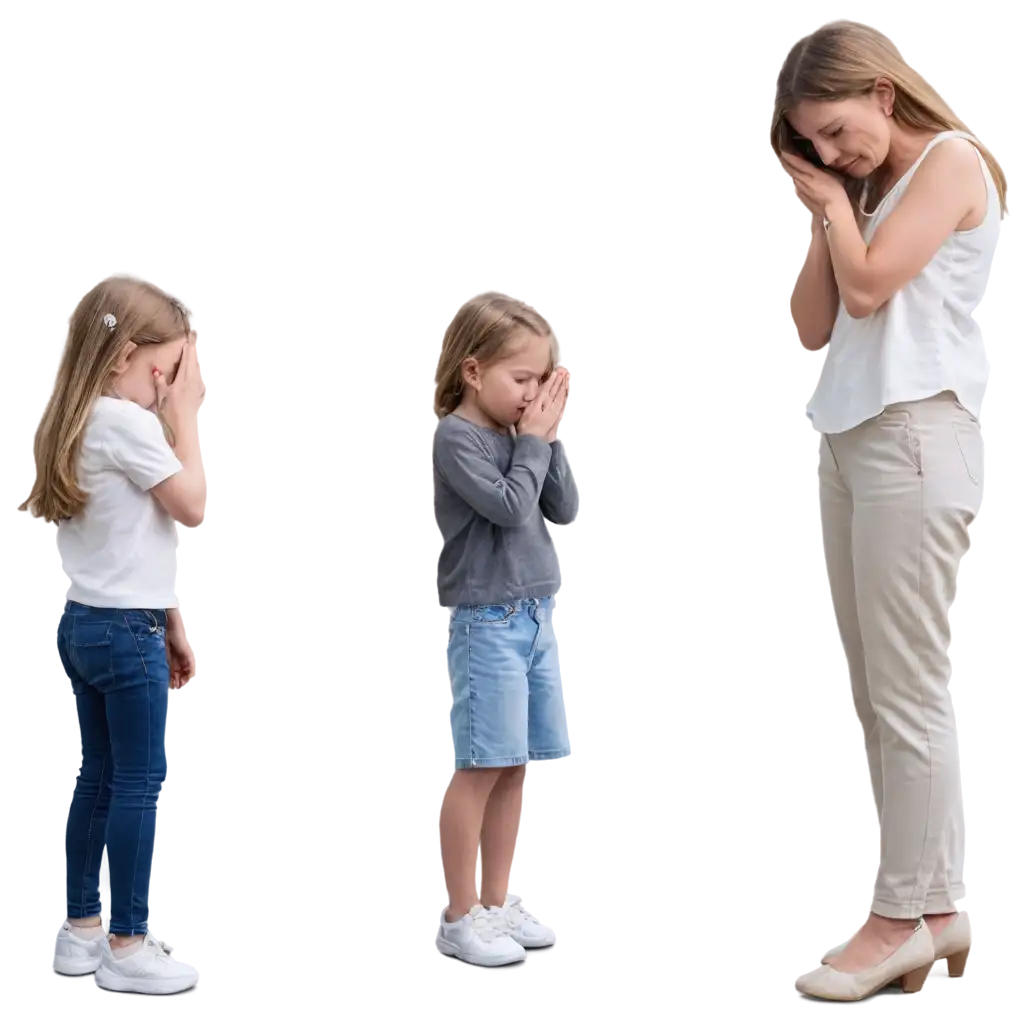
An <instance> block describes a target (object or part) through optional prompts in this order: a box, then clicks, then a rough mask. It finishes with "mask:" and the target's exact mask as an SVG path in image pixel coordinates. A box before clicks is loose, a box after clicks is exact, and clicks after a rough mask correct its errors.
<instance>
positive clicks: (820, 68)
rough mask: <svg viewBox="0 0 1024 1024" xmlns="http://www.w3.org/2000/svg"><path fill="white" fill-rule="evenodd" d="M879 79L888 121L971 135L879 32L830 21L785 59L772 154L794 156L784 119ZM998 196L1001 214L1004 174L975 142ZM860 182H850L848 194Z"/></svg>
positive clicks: (865, 89) (859, 91)
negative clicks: (889, 101)
mask: <svg viewBox="0 0 1024 1024" xmlns="http://www.w3.org/2000/svg"><path fill="white" fill-rule="evenodd" d="M879 78H885V79H887V80H888V81H890V82H892V84H893V87H894V89H895V92H896V99H895V103H894V105H893V110H892V116H893V118H894V119H895V120H896V121H897V122H898V123H899V124H901V125H903V126H904V127H905V128H908V129H910V130H912V131H939V132H942V131H961V132H967V134H968V135H972V134H973V133H972V132H971V131H970V129H968V127H967V125H965V124H964V123H963V121H961V120H960V118H958V117H957V116H956V114H954V113H953V111H952V110H951V109H950V107H949V105H948V104H947V103H946V102H945V100H943V98H942V97H941V96H940V95H939V94H938V93H937V92H936V91H935V90H934V89H933V88H932V87H931V86H930V85H929V84H928V83H927V82H926V81H925V80H924V78H922V77H921V75H919V74H918V73H917V72H916V71H915V70H914V69H913V68H911V67H910V65H908V64H907V62H906V61H905V60H904V59H903V57H902V55H901V54H900V52H899V50H897V49H896V47H895V46H894V45H893V43H892V42H891V41H890V40H889V39H888V38H887V37H886V36H884V35H882V33H881V32H879V31H877V30H876V29H873V28H869V27H868V26H867V25H862V24H860V23H859V22H855V21H833V22H830V23H829V24H827V25H824V26H822V27H821V28H819V29H818V30H817V32H813V33H812V34H811V35H809V36H805V37H804V38H803V39H801V40H800V42H798V43H797V44H796V45H795V46H794V47H793V49H792V50H790V51H789V56H788V57H786V61H785V63H784V64H783V65H782V70H781V71H780V72H779V80H778V84H777V87H776V91H775V112H774V113H773V114H772V149H774V150H775V154H776V156H781V154H782V153H783V152H790V153H791V152H794V151H798V150H797V147H796V146H795V145H794V140H795V138H796V136H795V133H794V132H793V129H792V128H791V127H790V124H789V121H788V120H787V118H786V114H787V112H789V111H791V110H793V109H794V108H795V107H796V106H797V104H799V103H801V102H803V101H804V100H810V101H819V102H820V101H830V102H833V101H836V100H844V99H849V98H851V97H853V96H864V95H867V94H868V93H870V92H871V91H872V90H873V89H874V88H875V86H876V85H877V83H878V80H879ZM978 149H979V150H980V152H981V155H982V156H983V157H984V159H985V163H986V164H988V168H989V170H990V171H991V172H992V178H993V180H994V181H995V185H996V190H997V191H998V193H999V206H1000V209H1001V211H1002V213H1003V214H1004V215H1005V214H1006V212H1007V206H1006V175H1005V174H1004V173H1003V169H1002V168H1001V167H1000V166H999V164H998V162H997V161H996V159H995V157H994V156H993V155H992V154H991V153H990V152H989V151H988V150H987V149H986V148H985V147H984V146H983V145H981V144H980V143H978ZM860 187H861V182H859V181H856V180H854V179H850V180H849V181H848V182H847V190H848V191H850V192H851V194H853V193H854V192H856V191H858V190H859V189H860Z"/></svg>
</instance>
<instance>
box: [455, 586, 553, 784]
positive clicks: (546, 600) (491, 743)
mask: <svg viewBox="0 0 1024 1024" xmlns="http://www.w3.org/2000/svg"><path fill="white" fill-rule="evenodd" d="M554 607H555V599H554V598H553V597H541V598H522V599H519V600H514V601H509V602H508V603H507V604H490V605H460V606H459V607H458V608H456V609H454V611H453V612H452V617H451V627H450V629H449V636H448V674H449V677H450V679H451V684H452V712H451V722H452V739H453V741H454V743H455V767H456V768H457V769H459V768H504V767H508V766H511V765H519V764H525V763H526V762H527V761H540V760H551V759H553V758H558V757H566V756H567V755H568V754H569V732H568V729H567V726H566V721H565V705H564V702H563V699H562V678H561V674H560V672H559V668H558V644H557V642H556V640H555V632H554V630H553V628H552V626H551V613H552V611H553V610H554Z"/></svg>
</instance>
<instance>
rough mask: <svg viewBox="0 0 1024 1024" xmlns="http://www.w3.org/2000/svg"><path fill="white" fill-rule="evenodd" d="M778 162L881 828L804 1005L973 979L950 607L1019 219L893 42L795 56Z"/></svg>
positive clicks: (838, 580) (977, 496)
mask: <svg viewBox="0 0 1024 1024" xmlns="http://www.w3.org/2000/svg"><path fill="white" fill-rule="evenodd" d="M772 146H773V148H774V149H775V152H776V153H777V154H778V156H779V157H780V159H781V160H782V163H783V166H784V168H785V169H786V171H787V172H788V173H789V174H790V176H791V177H792V180H793V182H794V185H795V187H796V192H797V195H798V197H799V198H800V200H801V202H802V203H803V204H804V206H805V207H806V208H807V209H808V210H809V211H810V213H811V244H810V249H809V251H808V254H807V259H806V262H805V264H804V267H803V270H802V271H801V273H800V276H799V279H798V281H797V284H796V288H795V289H794V292H793V298H792V303H791V308H792V314H793V319H794V321H795V323H796V327H797V331H798V333H799V336H800V340H801V342H802V343H803V345H804V346H805V347H806V348H808V349H811V350H816V349H821V348H824V347H825V346H826V345H827V346H828V352H827V355H826V359H825V364H824V367H823V369H822V374H821V380H820V382H819V384H818V387H817V389H816V391H815V393H814V395H813V397H812V398H811V401H810V404H809V406H808V409H807V414H808V416H809V418H810V420H811V423H812V424H813V426H814V427H815V429H817V430H818V431H819V432H820V433H821V450H820V466H819V479H820V495H821V516H822V529H823V537H824V543H825V556H826V564H827V568H828V577H829V584H830V587H831V592H832V600H833V605H834V607H835V613H836V620H837V623H838V626H839V632H840V636H841V639H842V643H843V647H844V649H845V651H846V657H847V661H848V662H849V668H850V679H851V683H852V686H853V698H854V705H855V708H856V710H857V714H858V716H859V718H860V721H861V724H862V725H863V728H864V736H865V745H866V748H867V755H868V764H869V768H870V773H871V781H872V786H873V789H874V797H875V804H876V807H877V809H878V816H879V823H880V828H881V858H880V860H881V863H880V865H879V869H878V874H877V877H876V881H875V887H874V899H873V901H872V904H871V912H870V915H869V917H868V920H867V922H866V923H865V924H864V925H863V926H862V927H861V929H860V930H859V931H858V932H857V933H856V934H855V935H854V937H853V938H852V939H851V940H850V941H849V942H848V943H846V944H845V945H844V946H841V947H838V948H837V949H834V950H831V951H830V952H829V953H827V954H826V955H825V957H823V959H822V966H820V967H818V968H817V969H816V970H814V971H812V972H811V973H810V974H807V975H804V976H803V977H801V978H800V979H799V980H798V981H797V988H798V989H799V990H800V991H802V992H805V993H807V994H809V995H814V996H818V997H820V998H825V999H842V1000H849V999H860V998H863V997H864V996H867V995H870V994H872V993H873V992H875V991H878V990H879V989H880V988H881V987H884V986H885V985H887V984H889V983H892V982H896V981H900V982H902V985H903V988H904V990H905V991H917V990H918V989H919V988H920V987H921V985H923V984H924V980H925V978H926V977H927V975H928V972H929V970H930V969H931V967H932V964H933V963H934V962H935V961H936V960H939V959H945V960H946V961H947V963H948V966H949V973H950V974H951V975H960V974H962V973H963V969H964V964H965V962H966V959H967V954H968V951H969V949H970V943H971V934H970V925H969V922H968V920H967V916H966V914H960V913H957V909H956V901H957V900H959V899H962V898H963V897H964V894H965V890H964V883H963V852H964V828H963V809H962V804H961V795H960V769H959V762H958V753H957V738H956V723H955V719H954V715H953V708H952V704H951V701H950V696H949V689H948V684H949V678H950V664H949V658H948V655H947V651H948V647H949V641H950V634H949V609H950V605H951V604H952V601H953V597H954V594H955V592H956V576H957V568H958V566H959V563H960V559H961V557H962V556H963V555H964V553H965V552H966V551H967V549H968V547H969V538H968V527H969V526H970V524H971V523H972V521H973V520H974V518H975V516H976V515H977V514H978V510H979V508H980V506H981V498H982V490H983V486H984V451H983V446H982V440H981V431H980V425H979V417H980V414H981V403H982V398H983V396H984V393H985V385H986V381H987V377H988V361H987V359H986V356H985V348H984V345H983V343H982V338H981V334H980V331H979V329H978V325H977V324H976V323H975V322H974V320H973V313H974V310H975V307H976V306H977V305H978V303H979V302H980V301H981V298H982V296H983V294H984V291H985V286H986V283H987V281H988V276H989V270H990V268H991V264H992V257H993V254H994V252H995V247H996V242H997V239H998V237H999V227H1000V221H1001V219H1002V216H1003V214H1004V213H1005V209H1006V179H1005V177H1004V176H1003V173H1002V171H1001V170H1000V168H999V165H998V164H997V163H996V161H995V159H994V158H993V157H992V155H991V154H990V153H989V152H988V151H987V150H986V149H985V148H984V147H983V146H982V145H981V144H980V143H979V142H978V141H977V140H976V139H974V138H973V136H971V135H970V133H969V132H968V131H967V129H966V127H965V126H964V124H963V123H962V122H961V121H960V120H959V119H958V118H957V117H956V116H955V115H954V114H953V112H952V110H950V108H949V107H948V106H947V105H946V104H945V103H944V102H943V100H942V99H941V98H940V97H939V96H938V95H937V94H936V92H935V90H934V89H932V88H931V87H930V86H929V85H928V84H927V83H926V82H925V81H924V80H923V79H922V78H921V76H920V75H918V74H917V73H916V72H915V71H913V70H912V69H911V68H909V67H908V66H907V64H906V63H905V61H904V60H903V58H902V57H901V56H900V54H899V52H898V51H897V50H896V48H895V47H894V46H893V45H892V43H891V42H890V41H889V40H888V39H886V38H885V37H884V36H882V35H881V34H880V33H878V32H876V31H874V30H873V29H870V28H867V27H866V26H864V25H859V24H855V23H852V22H836V23H833V24H830V25H826V26H825V27H824V28H822V29H820V30H819V31H817V32H815V33H814V34H813V35H811V36H808V37H807V38H806V39H803V40H801V41H800V42H799V43H797V45H796V46H794V47H793V49H792V51H791V52H790V54H789V56H788V57H787V59H786V62H785V64H784V66H783V68H782V71H781V73H780V75H779V80H778V91H777V95H776V104H775V117H774V122H773V125H772Z"/></svg>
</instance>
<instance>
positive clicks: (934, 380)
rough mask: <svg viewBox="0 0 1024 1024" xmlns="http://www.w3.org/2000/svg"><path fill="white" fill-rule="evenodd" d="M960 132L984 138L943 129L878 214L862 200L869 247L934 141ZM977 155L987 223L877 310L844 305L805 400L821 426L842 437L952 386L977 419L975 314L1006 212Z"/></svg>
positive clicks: (956, 238)
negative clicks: (856, 312) (857, 313)
mask: <svg viewBox="0 0 1024 1024" xmlns="http://www.w3.org/2000/svg"><path fill="white" fill-rule="evenodd" d="M954 138H964V139H969V140H970V141H971V142H976V141H977V140H976V139H974V138H972V137H971V136H970V135H968V134H967V133H966V132H959V131H948V132H940V133H939V134H938V135H936V136H935V138H934V139H932V140H931V141H930V142H929V143H928V145H927V146H926V147H925V150H924V152H923V153H922V154H921V156H920V157H918V159H917V160H916V161H915V163H914V165H913V166H912V167H911V168H910V170H909V171H907V173H906V174H904V175H903V177H902V178H900V180H899V181H898V182H897V183H896V184H895V185H894V186H893V187H892V189H891V190H890V191H889V192H888V194H887V195H886V196H885V198H884V199H883V200H882V201H881V202H880V203H879V204H878V207H877V209H876V210H875V211H874V213H871V214H868V213H867V211H865V210H864V208H863V199H862V205H861V212H862V213H863V214H864V216H865V218H866V223H865V225H864V228H863V234H864V241H865V242H867V244H868V245H870V244H871V239H872V237H873V236H874V234H875V232H876V231H877V230H878V226H879V225H880V224H881V223H882V221H884V220H885V218H886V217H888V216H889V214H890V213H892V211H893V209H895V207H896V204H897V203H898V202H899V200H900V197H901V196H902V195H903V193H904V192H905V191H906V189H907V186H908V185H909V184H910V179H911V178H912V177H913V176H914V173H915V172H916V171H917V169H918V167H920V166H921V162H922V161H923V160H924V158H925V157H926V156H927V155H928V153H929V152H931V150H932V147H934V146H936V145H937V144H938V143H940V142H942V141H943V140H945V139H954ZM978 160H979V162H980V163H981V169H982V172H983V174H984V175H985V182H986V184H987V185H988V208H987V210H986V213H985V219H984V220H983V221H982V222H981V224H979V225H978V227H976V228H971V229H970V230H969V231H955V232H954V233H953V234H952V235H950V237H949V238H947V239H946V240H945V241H944V242H943V243H942V246H941V247H940V248H939V251H938V252H937V253H936V254H935V256H934V257H933V258H932V260H931V262H930V263H929V264H928V265H927V266H926V267H925V268H924V270H922V271H921V273H920V274H918V275H917V277H915V278H914V279H913V280H912V281H910V282H909V283H908V284H906V285H904V286H903V287H902V288H901V289H900V290H899V291H898V292H896V294H895V295H893V296H892V298H890V299H889V301H888V302H886V303H885V304H884V305H882V306H881V307H880V308H879V309H877V310H875V312H874V313H872V314H871V315H870V316H867V317H864V318H863V319H860V320H855V319H853V317H851V316H850V314H849V313H848V312H847V311H846V307H845V306H844V305H843V303H842V301H840V304H839V315H838V316H837V317H836V322H835V326H834V327H833V328H832V336H831V339H830V341H829V345H828V354H827V355H826V357H825V365H824V366H823V367H822V371H821V379H820V380H819V381H818V387H817V390H816V391H815V392H814V395H813V397H812V398H811V401H810V403H809V404H808V406H807V415H808V417H809V418H810V420H811V423H812V424H813V426H814V428H815V430H818V431H820V432H821V433H823V434H840V433H842V432H843V431H844V430H851V429H852V428H853V427H856V426H858V425H859V424H861V423H863V422H864V421H865V420H869V419H871V418H872V417H874V416H877V415H878V414H879V413H881V412H882V411H883V410H884V409H885V407H886V406H888V405H892V404H893V403H896V402H914V401H918V400H920V399H924V398H931V397H932V396H933V395H937V394H940V393H941V392H943V391H952V392H954V393H955V395H956V396H957V399H958V400H959V402H960V404H961V405H963V406H964V408H965V409H967V410H968V412H970V413H971V414H972V415H973V416H975V417H976V418H977V417H979V416H980V412H981V402H982V398H983V397H984V395H985V387H986V385H987V384H988V359H987V357H986V355H985V346H984V344H983V343H982V339H981V330H980V329H979V327H978V325H977V324H976V323H975V322H974V319H973V313H974V310H975V308H976V307H977V305H978V303H979V302H981V299H982V296H983V295H984V294H985V286H986V285H987V284H988V277H989V271H990V269H991V267H992V257H993V256H994V254H995V248H996V242H997V241H998V239H999V227H1000V220H1001V210H1000V205H999V193H998V192H997V191H996V186H995V182H994V180H993V179H992V175H991V173H990V172H989V169H988V165H987V164H986V163H985V160H984V158H983V157H982V155H981V153H980V152H978ZM865 188H866V186H865Z"/></svg>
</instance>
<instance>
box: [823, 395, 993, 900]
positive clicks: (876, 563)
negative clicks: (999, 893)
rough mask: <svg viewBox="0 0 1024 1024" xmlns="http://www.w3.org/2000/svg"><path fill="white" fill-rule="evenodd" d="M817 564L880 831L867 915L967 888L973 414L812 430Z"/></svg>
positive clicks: (952, 409)
mask: <svg viewBox="0 0 1024 1024" xmlns="http://www.w3.org/2000/svg"><path fill="white" fill-rule="evenodd" d="M819 480H820V493H821V520H822V532H823V537H824V542H825V561H826V565H827V567H828V578H829V585H830V587H831V590H832V603H833V606H834V608H835V614H836V621H837V623H838V625H839V633H840V636H841V638H842V642H843V647H844V649H845V651H846V658H847V661H848V663H849V666H850V681H851V683H852V686H853V702H854V706H855V708H856V710H857V715H858V717H859V718H860V721H861V725H862V726H863V727H864V740H865V745H866V747H867V755H868V766H869V768H870V771H871V784H872V787H873V788H874V794H875V805H876V807H877V809H878V818H879V823H880V826H881V838H882V843H881V862H880V864H879V868H878V876H877V878H876V881H875V896H874V901H873V903H872V908H871V909H872V910H873V911H874V913H876V914H881V915H883V916H885V917H894V918H917V917H920V916H921V915H922V914H940V913H945V912H947V911H952V910H954V909H955V907H954V900H958V899H962V898H963V896H964V893H965V890H964V882H963V861H964V825H963V804H962V800H961V792H960V764H959V755H958V750H957V738H956V720H955V718H954V715H953V704H952V701H951V698H950V694H949V688H948V687H949V678H950V663H949V656H948V650H949V641H950V633H949V609H950V607H951V605H952V603H953V599H954V596H955V594H956V576H957V569H958V567H959V565H960V559H961V558H962V557H963V555H964V553H965V552H966V551H967V549H968V547H969V546H970V541H969V539H968V527H969V526H970V524H971V522H972V521H973V520H974V518H975V516H976V515H977V514H978V510H979V508H980V506H981V497H982V490H983V486H984V448H983V445H982V439H981V430H980V428H979V426H978V423H977V421H976V420H975V419H974V418H973V417H972V416H971V415H970V414H969V413H968V412H967V411H966V410H965V409H963V408H962V407H961V406H960V405H959V404H958V403H957V401H956V399H955V397H954V396H953V395H952V394H951V393H949V392H946V393H944V394H942V395H938V396H936V397H934V398H929V399H926V400H924V401H920V402H907V403H903V404H900V405H892V406H889V407H888V408H887V409H886V410H885V411H884V412H883V413H882V414H881V415H879V416H877V417H875V418H874V419H871V420H868V421H867V422H866V423H862V424H861V425H860V426H858V427H855V428H854V429H853V430H848V431H846V432H845V433H842V434H832V435H826V436H823V437H822V439H821V458H820V466H819Z"/></svg>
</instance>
